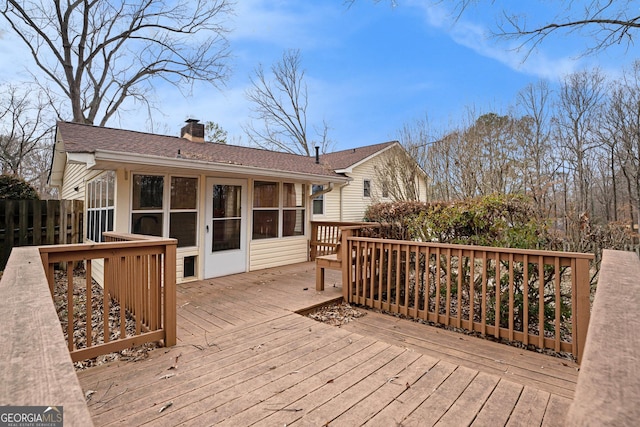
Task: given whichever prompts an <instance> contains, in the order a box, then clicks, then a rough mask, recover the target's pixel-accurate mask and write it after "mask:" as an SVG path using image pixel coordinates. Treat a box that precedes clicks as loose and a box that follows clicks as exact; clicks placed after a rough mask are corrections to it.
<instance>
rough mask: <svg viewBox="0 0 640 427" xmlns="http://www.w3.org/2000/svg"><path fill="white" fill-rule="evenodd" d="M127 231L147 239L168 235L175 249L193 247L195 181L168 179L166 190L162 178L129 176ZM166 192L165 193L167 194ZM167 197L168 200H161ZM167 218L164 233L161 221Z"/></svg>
mask: <svg viewBox="0 0 640 427" xmlns="http://www.w3.org/2000/svg"><path fill="white" fill-rule="evenodd" d="M132 181H133V190H132V193H133V196H132V206H131V208H132V212H131V232H132V233H136V234H146V235H150V236H159V237H163V236H169V237H172V238H175V239H177V240H178V247H179V248H180V247H186V246H195V245H196V244H197V239H196V236H197V224H198V210H197V209H198V206H197V200H198V179H197V178H184V177H175V176H174V177H171V179H170V180H168V182H170V185H171V186H170V189H169V191H168V192H165V182H167V180H166V179H165V177H164V176H162V175H133V180H132ZM167 193H168V194H167ZM165 198H168V199H169V200H168V201H165ZM166 216H168V218H169V221H168V228H169V229H168V231H166V230H165V223H164V218H165V217H166Z"/></svg>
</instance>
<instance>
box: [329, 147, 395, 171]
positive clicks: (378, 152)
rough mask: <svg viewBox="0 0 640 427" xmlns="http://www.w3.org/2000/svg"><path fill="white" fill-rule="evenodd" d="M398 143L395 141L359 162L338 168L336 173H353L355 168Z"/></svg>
mask: <svg viewBox="0 0 640 427" xmlns="http://www.w3.org/2000/svg"><path fill="white" fill-rule="evenodd" d="M398 145H400V143H399V142H395V143H393V144H391V145H389V146H388V147H385V148H383V149H382V150H379V151H376V152H375V153H373V154H372V155H370V156H367V157H365V158H364V159H362V160H360V161H359V162H357V163H354V164H352V165H351V166H349V167H348V168H345V169H339V170H336V173H352V172H353V169H354V168H356V167H358V166H360V165H361V164H363V163H366V162H368V161H369V160H371V159H373V158H374V157H376V156H379V155H380V154H382V153H384V152H385V151H388V150H391V149H392V148H394V147H396V146H398Z"/></svg>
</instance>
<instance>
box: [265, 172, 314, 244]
mask: <svg viewBox="0 0 640 427" xmlns="http://www.w3.org/2000/svg"><path fill="white" fill-rule="evenodd" d="M306 194H307V187H306V186H305V185H304V184H296V183H290V182H285V183H282V184H281V183H279V182H265V181H256V182H255V183H254V185H253V234H252V237H253V239H256V240H257V239H270V238H277V237H288V236H303V235H304V233H305V230H304V222H305V195H306ZM281 196H282V197H281Z"/></svg>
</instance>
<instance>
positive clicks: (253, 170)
mask: <svg viewBox="0 0 640 427" xmlns="http://www.w3.org/2000/svg"><path fill="white" fill-rule="evenodd" d="M101 161H104V162H118V163H120V164H122V165H125V164H128V165H141V166H157V167H160V168H180V169H192V170H198V171H205V172H221V173H235V174H240V175H259V176H265V177H273V178H288V179H292V180H299V181H315V182H336V183H346V182H348V181H349V180H350V179H349V178H348V177H331V176H327V175H317V174H308V173H300V172H290V171H279V170H274V169H268V168H259V167H255V166H244V165H237V164H233V163H229V164H225V163H214V162H207V161H204V160H193V159H169V158H167V157H161V156H151V155H141V154H133V153H126V154H124V153H121V152H116V151H105V150H96V152H95V159H94V165H98V166H99V163H100V162H101Z"/></svg>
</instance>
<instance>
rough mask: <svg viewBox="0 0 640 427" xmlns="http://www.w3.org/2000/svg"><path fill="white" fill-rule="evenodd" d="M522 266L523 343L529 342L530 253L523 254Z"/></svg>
mask: <svg viewBox="0 0 640 427" xmlns="http://www.w3.org/2000/svg"><path fill="white" fill-rule="evenodd" d="M522 262H523V266H522V277H523V279H522V305H523V309H522V343H523V344H524V345H528V344H529V255H528V254H525V255H524V256H523V260H522Z"/></svg>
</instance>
